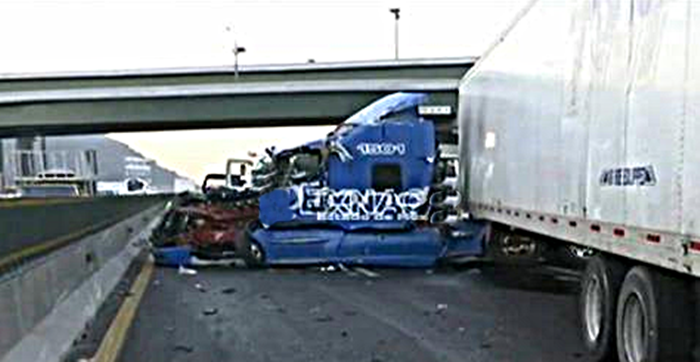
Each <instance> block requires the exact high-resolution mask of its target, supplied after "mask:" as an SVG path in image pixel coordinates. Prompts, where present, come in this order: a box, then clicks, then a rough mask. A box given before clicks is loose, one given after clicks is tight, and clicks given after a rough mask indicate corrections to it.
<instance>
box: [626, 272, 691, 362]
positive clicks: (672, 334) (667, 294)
mask: <svg viewBox="0 0 700 362" xmlns="http://www.w3.org/2000/svg"><path fill="white" fill-rule="evenodd" d="M689 295H690V294H689V293H688V289H687V285H686V283H685V282H684V281H683V280H682V279H681V277H680V276H673V275H669V273H666V272H665V271H654V270H651V269H649V268H648V267H643V266H638V267H634V268H633V269H631V270H630V271H629V273H627V276H626V277H625V280H624V282H623V285H622V290H621V291H620V297H619V299H618V302H617V322H616V324H617V330H618V334H617V350H618V358H619V360H620V362H642V361H644V362H657V361H688V360H690V354H691V349H692V328H693V326H692V320H691V317H692V312H691V307H692V303H691V301H690V298H689Z"/></svg>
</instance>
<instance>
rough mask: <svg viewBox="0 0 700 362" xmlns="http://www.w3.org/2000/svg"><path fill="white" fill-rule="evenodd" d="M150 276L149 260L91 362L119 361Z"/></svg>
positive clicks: (151, 269)
mask: <svg viewBox="0 0 700 362" xmlns="http://www.w3.org/2000/svg"><path fill="white" fill-rule="evenodd" d="M152 274H153V262H152V261H151V260H150V258H149V259H147V260H146V263H145V264H144V266H143V268H141V272H140V273H139V275H138V277H136V281H134V284H133V285H132V286H131V289H130V290H129V291H130V294H129V296H128V297H126V299H124V302H123V303H122V305H121V307H120V308H119V312H118V313H117V316H116V317H114V320H113V321H112V324H111V325H110V326H109V329H108V330H107V334H105V336H104V338H103V339H102V343H100V348H99V349H98V350H97V353H95V357H94V358H93V359H92V361H93V362H115V361H117V360H118V359H119V354H120V353H121V351H122V348H123V347H124V342H125V341H126V335H127V333H128V332H129V329H130V328H131V324H132V323H133V321H134V317H135V316H136V311H137V310H138V307H139V304H140V303H141V299H142V298H143V295H144V294H145V292H146V288H147V287H148V282H149V281H150V280H151V275H152Z"/></svg>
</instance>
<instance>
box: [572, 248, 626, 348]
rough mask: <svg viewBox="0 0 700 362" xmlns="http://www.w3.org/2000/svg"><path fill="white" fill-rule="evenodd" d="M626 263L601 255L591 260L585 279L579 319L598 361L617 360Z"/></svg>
mask: <svg viewBox="0 0 700 362" xmlns="http://www.w3.org/2000/svg"><path fill="white" fill-rule="evenodd" d="M624 276H625V266H624V265H623V264H622V263H621V262H620V261H618V260H617V259H614V258H610V257H606V256H604V255H601V254H597V255H595V256H593V257H591V258H590V259H589V260H588V263H587V265H586V270H585V272H584V274H583V278H582V279H581V292H580V297H579V320H580V330H581V336H582V337H583V344H584V346H585V348H586V350H587V351H588V354H589V355H590V356H591V357H592V359H593V360H595V361H608V360H614V358H615V357H616V356H617V352H616V349H615V346H616V340H615V326H616V325H615V310H616V307H617V296H618V293H619V291H620V285H621V284H622V280H623V278H624Z"/></svg>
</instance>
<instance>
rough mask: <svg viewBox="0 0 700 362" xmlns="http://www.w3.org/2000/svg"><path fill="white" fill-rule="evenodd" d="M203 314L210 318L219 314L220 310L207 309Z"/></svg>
mask: <svg viewBox="0 0 700 362" xmlns="http://www.w3.org/2000/svg"><path fill="white" fill-rule="evenodd" d="M202 313H203V314H204V315H206V316H210V315H215V314H216V313H219V310H218V309H217V308H207V309H205V310H204V311H203V312H202Z"/></svg>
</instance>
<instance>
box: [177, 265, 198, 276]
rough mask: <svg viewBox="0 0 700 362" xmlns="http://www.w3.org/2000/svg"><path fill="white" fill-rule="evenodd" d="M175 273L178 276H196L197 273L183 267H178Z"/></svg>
mask: <svg viewBox="0 0 700 362" xmlns="http://www.w3.org/2000/svg"><path fill="white" fill-rule="evenodd" d="M177 273H178V274H180V275H197V271H196V270H194V269H189V268H185V267H184V266H182V265H180V267H179V268H178V269H177Z"/></svg>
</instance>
